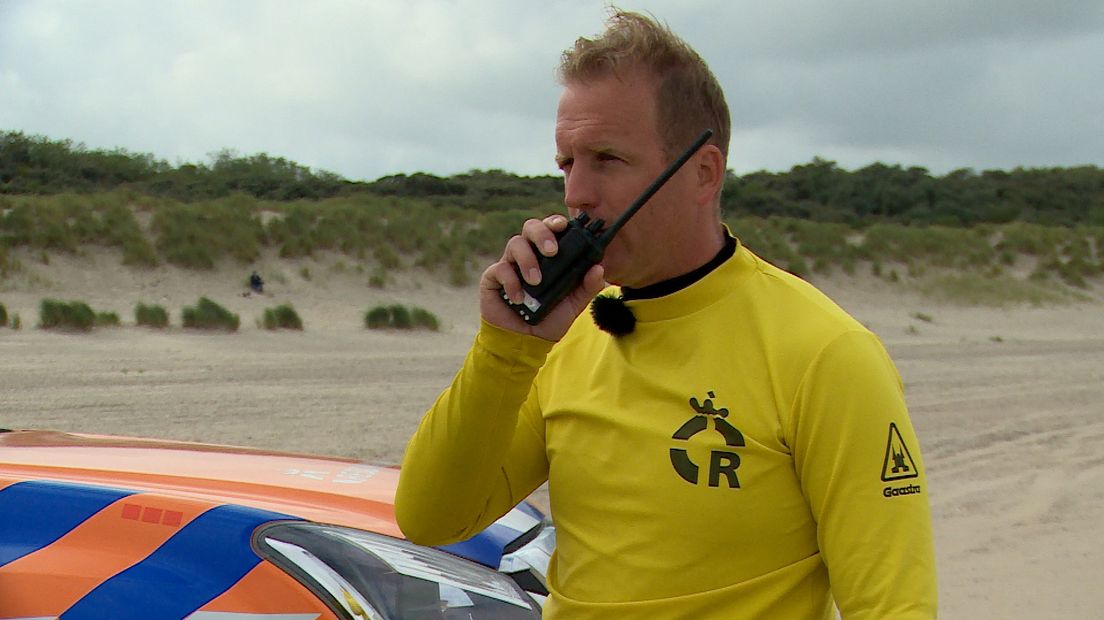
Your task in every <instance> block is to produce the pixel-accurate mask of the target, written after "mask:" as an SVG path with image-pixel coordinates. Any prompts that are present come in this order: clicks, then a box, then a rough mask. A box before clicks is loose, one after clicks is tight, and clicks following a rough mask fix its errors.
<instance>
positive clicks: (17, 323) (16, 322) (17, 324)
mask: <svg viewBox="0 0 1104 620" xmlns="http://www.w3.org/2000/svg"><path fill="white" fill-rule="evenodd" d="M11 328H12V329H22V328H23V321H22V320H21V319H20V318H19V313H18V312H16V313H15V314H13V315H12V317H11Z"/></svg>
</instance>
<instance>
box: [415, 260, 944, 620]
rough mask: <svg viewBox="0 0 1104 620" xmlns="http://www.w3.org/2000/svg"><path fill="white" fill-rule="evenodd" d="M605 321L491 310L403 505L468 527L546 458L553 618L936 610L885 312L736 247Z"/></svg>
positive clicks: (518, 490)
mask: <svg viewBox="0 0 1104 620" xmlns="http://www.w3.org/2000/svg"><path fill="white" fill-rule="evenodd" d="M628 303H629V306H630V307H631V308H632V310H633V313H634V314H635V315H636V317H637V326H636V329H635V331H633V332H632V333H631V334H628V335H626V336H622V337H619V338H615V337H612V336H610V335H609V334H606V333H604V332H602V331H599V330H598V329H597V328H596V327H595V326H594V325H593V324H592V322H591V320H590V318H589V317H588V316H583V317H581V318H580V319H579V320H578V321H576V322H575V324H574V325H573V326H572V328H571V329H570V331H569V332H568V334H567V335H566V336H565V337H564V338H563V339H562V340H561V341H560V342H559V343H558V344H556V345H554V346H553V345H552V344H551V343H548V342H545V341H542V340H540V339H537V338H532V337H527V336H522V335H518V334H514V333H511V332H506V331H503V330H500V329H497V328H494V327H492V326H490V325H487V324H484V325H483V326H482V327H481V329H480V332H479V334H478V336H477V338H476V342H475V344H474V346H473V348H472V350H471V352H470V353H469V355H468V357H467V360H466V361H465V363H464V366H463V367H462V369H461V370H460V372H459V374H458V375H457V376H456V379H455V380H454V382H453V384H452V385H451V386H450V387H449V389H448V390H446V391H445V392H444V393H443V394H442V395H441V397H440V398H439V399H438V401H437V402H436V403H435V404H434V406H433V408H432V409H431V410H430V411H429V413H428V414H427V415H426V417H425V419H424V420H423V421H422V424H421V426H420V427H419V429H418V431H417V433H416V434H415V435H414V437H413V438H412V440H411V442H410V445H409V447H408V449H407V453H406V457H405V459H404V462H403V469H402V474H401V478H400V484H399V491H398V496H397V498H396V513H397V517H398V519H399V525H400V526H401V527H402V529H403V531H404V532H405V533H406V534H407V535H408V536H409V537H410V538H411V539H412V540H415V541H417V542H422V543H426V544H441V543H446V542H453V541H456V540H461V539H464V538H466V537H468V536H470V535H472V534H474V533H475V532H478V531H479V530H481V529H482V528H484V527H486V526H487V525H489V524H490V523H491V522H492V521H494V519H496V518H497V517H498V516H500V515H501V514H503V513H505V512H506V511H507V510H509V508H510V507H512V506H513V505H514V504H516V503H517V502H518V501H521V500H522V499H523V498H525V497H526V496H527V495H528V494H529V493H530V492H532V491H533V490H534V489H535V488H536V487H537V486H539V485H540V484H541V483H543V482H544V481H545V480H546V479H547V480H548V481H549V494H550V502H551V508H552V515H553V518H554V520H555V523H556V527H557V551H556V554H555V556H554V557H553V561H552V565H551V567H550V571H549V589H550V591H551V596H550V598H549V601H548V603H547V605H546V608H545V617H546V618H556V619H558V618H571V619H583V620H585V619H590V618H595V619H597V618H624V619H633V618H649V619H652V618H664V619H670V618H687V619H689V618H695V619H703V618H705V619H708V618H717V619H725V620H731V619H736V618H818V619H819V618H830V617H831V613H832V612H831V609H832V602H833V598H834V599H835V602H836V604H837V605H838V607H839V609H840V611H841V614H842V616H843V617H844V618H845V619H847V620H851V619H853V618H881V619H885V618H932V617H934V616H935V613H936V612H935V609H936V581H935V562H934V554H933V550H932V542H931V526H930V516H929V509H928V501H927V496H926V494H927V492H928V488H927V483H926V479H925V477H924V471H923V462H922V459H921V456H920V452H919V445H918V443H917V439H916V435H915V433H914V431H913V428H912V424H911V422H910V420H909V417H908V412H907V410H906V407H905V403H904V398H903V394H902V387H901V381H900V378H899V376H898V375H897V372H896V370H895V369H894V367H893V364H892V362H891V361H890V359H889V357H888V356H887V355H886V353H885V351H884V349H883V347H882V346H881V344H880V343H879V342H878V340H877V339H876V338H875V336H874V335H873V334H871V333H870V332H869V331H868V330H867V329H865V328H864V327H863V326H862V325H860V324H859V323H858V322H856V321H855V320H854V319H852V318H851V317H850V316H848V315H847V314H846V313H845V312H844V311H843V310H841V309H840V308H839V307H837V306H836V305H835V304H833V303H832V302H831V301H830V300H828V299H827V298H826V297H825V296H823V295H822V294H821V293H819V292H818V291H817V290H816V289H814V288H813V287H812V286H810V285H809V284H807V283H805V282H803V281H802V280H800V279H798V278H795V277H793V276H791V275H790V274H787V273H785V272H783V271H781V270H779V269H777V268H775V267H773V266H771V265H769V264H768V263H766V262H764V261H762V260H760V259H758V258H757V257H756V256H754V255H753V254H752V253H751V252H750V251H748V250H747V249H745V248H739V249H737V251H736V254H735V255H734V256H733V257H732V258H730V259H729V260H727V261H726V262H724V263H723V264H722V265H721V266H719V267H718V268H716V269H715V270H713V271H712V272H711V273H709V274H708V275H706V276H705V277H704V278H703V279H701V280H699V281H698V282H695V283H694V284H692V285H690V286H689V287H686V288H684V289H682V290H679V291H677V292H675V293H672V294H670V295H666V296H664V297H660V298H656V299H643V300H634V301H630V302H628Z"/></svg>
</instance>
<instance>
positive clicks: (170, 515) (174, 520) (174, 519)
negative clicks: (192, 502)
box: [161, 510, 184, 527]
mask: <svg viewBox="0 0 1104 620" xmlns="http://www.w3.org/2000/svg"><path fill="white" fill-rule="evenodd" d="M182 520H184V513H182V512H180V511H179V510H166V511H165V518H164V519H161V524H162V525H171V526H173V527H180V522H181V521H182Z"/></svg>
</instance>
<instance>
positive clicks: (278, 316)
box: [264, 304, 303, 329]
mask: <svg viewBox="0 0 1104 620" xmlns="http://www.w3.org/2000/svg"><path fill="white" fill-rule="evenodd" d="M264 328H265V329H303V320H302V319H301V318H299V314H298V313H297V312H296V311H295V308H292V307H291V305H290V304H281V305H279V306H276V307H275V308H266V309H265V311H264Z"/></svg>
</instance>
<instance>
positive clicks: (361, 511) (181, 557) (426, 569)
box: [0, 431, 555, 620]
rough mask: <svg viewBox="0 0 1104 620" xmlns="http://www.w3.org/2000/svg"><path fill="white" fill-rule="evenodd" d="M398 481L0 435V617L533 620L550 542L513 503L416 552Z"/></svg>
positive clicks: (55, 437) (217, 453)
mask: <svg viewBox="0 0 1104 620" xmlns="http://www.w3.org/2000/svg"><path fill="white" fill-rule="evenodd" d="M397 482H398V470H397V469H395V468H390V467H378V466H374V465H369V464H365V463H362V462H358V461H354V460H348V459H339V458H327V457H318V456H307V455H297V454H286V453H278V452H270V451H263V450H256V449H249V448H238V447H228V446H215V445H208V444H195V443H188V442H174V441H163V440H151V439H137V438H122V437H112V436H99V435H81V434H69V433H58V432H50V431H2V432H0V620H16V619H18V620H48V619H49V620H52V619H61V620H83V619H105V620H106V619H110V620H131V619H133V620H139V619H141V620H170V619H189V620H338V619H340V620H362V619H364V620H369V619H370V620H391V619H393V618H415V619H430V618H433V619H453V618H455V619H463V620H480V619H501V620H513V619H515V618H517V619H522V618H539V617H540V605H541V603H542V601H543V598H542V596H543V595H545V594H547V592H546V591H545V590H544V574H545V572H546V570H547V565H548V559H549V557H550V555H551V551H552V548H553V546H554V545H555V530H554V528H552V527H551V525H550V524H549V522H548V520H547V519H545V518H544V516H543V515H542V514H541V513H540V512H539V511H538V510H537V509H536V508H534V507H532V506H530V505H529V504H526V503H522V504H520V505H519V506H518V507H517V508H515V509H514V510H513V511H511V512H510V513H509V514H507V515H506V516H504V517H503V518H502V519H500V520H499V521H498V522H496V523H495V524H493V525H492V526H491V527H489V528H487V530H485V531H483V532H481V533H480V534H478V535H477V536H475V537H473V538H472V539H470V540H468V541H465V542H464V543H460V544H457V545H451V546H449V547H444V548H427V547H422V546H418V545H415V544H413V543H410V542H408V541H406V540H404V539H403V538H402V533H401V532H400V531H399V529H398V526H397V525H396V524H395V518H394V492H395V486H396V484H397Z"/></svg>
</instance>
